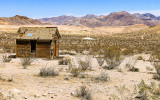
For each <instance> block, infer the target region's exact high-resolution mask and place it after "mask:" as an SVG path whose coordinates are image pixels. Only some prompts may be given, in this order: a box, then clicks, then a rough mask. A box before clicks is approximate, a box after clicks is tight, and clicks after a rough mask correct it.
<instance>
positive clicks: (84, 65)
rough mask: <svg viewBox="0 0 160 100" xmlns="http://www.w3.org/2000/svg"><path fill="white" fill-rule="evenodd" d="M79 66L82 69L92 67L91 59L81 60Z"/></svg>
mask: <svg viewBox="0 0 160 100" xmlns="http://www.w3.org/2000/svg"><path fill="white" fill-rule="evenodd" d="M79 66H80V68H81V69H82V70H87V69H91V66H90V61H89V60H86V61H82V60H79Z"/></svg>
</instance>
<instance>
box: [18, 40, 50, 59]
mask: <svg viewBox="0 0 160 100" xmlns="http://www.w3.org/2000/svg"><path fill="white" fill-rule="evenodd" d="M16 48H17V49H16V56H17V57H31V58H50V57H51V41H36V52H35V53H31V43H30V40H16Z"/></svg>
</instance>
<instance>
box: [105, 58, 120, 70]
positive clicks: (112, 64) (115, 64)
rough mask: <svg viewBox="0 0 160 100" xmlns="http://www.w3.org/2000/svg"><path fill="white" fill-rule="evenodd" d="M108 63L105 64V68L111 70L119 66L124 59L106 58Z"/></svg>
mask: <svg viewBox="0 0 160 100" xmlns="http://www.w3.org/2000/svg"><path fill="white" fill-rule="evenodd" d="M106 62H107V65H105V66H103V68H104V69H107V70H111V69H114V68H116V67H118V66H119V65H120V64H121V62H122V60H116V59H106Z"/></svg>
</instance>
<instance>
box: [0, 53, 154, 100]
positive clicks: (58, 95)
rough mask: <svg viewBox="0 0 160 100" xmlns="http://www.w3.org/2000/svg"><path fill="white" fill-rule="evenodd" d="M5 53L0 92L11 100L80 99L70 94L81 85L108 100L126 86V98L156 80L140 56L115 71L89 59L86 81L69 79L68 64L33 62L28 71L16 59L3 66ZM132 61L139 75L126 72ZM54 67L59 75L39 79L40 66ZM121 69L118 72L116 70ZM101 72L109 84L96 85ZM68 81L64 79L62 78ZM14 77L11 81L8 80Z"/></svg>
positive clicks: (0, 65) (99, 98) (100, 99)
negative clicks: (135, 86)
mask: <svg viewBox="0 0 160 100" xmlns="http://www.w3.org/2000/svg"><path fill="white" fill-rule="evenodd" d="M3 55H6V54H0V60H1V61H0V92H1V93H2V94H4V96H5V97H7V98H12V100H24V99H28V100H79V98H77V97H74V96H72V95H71V93H73V94H74V93H75V90H76V89H77V88H79V87H80V86H81V85H86V86H87V87H88V88H89V89H90V90H91V93H92V97H93V100H108V99H109V97H111V96H112V95H113V94H115V95H118V96H121V95H120V93H119V92H118V89H119V88H121V87H122V86H124V85H125V86H126V88H128V89H129V90H130V92H128V93H126V94H125V95H129V94H130V93H131V92H132V91H133V89H134V85H137V84H139V83H140V81H141V80H142V79H143V80H144V81H145V82H146V83H150V82H152V81H154V82H156V83H157V81H156V80H153V79H152V76H153V74H151V72H152V73H155V69H154V67H153V66H152V64H151V63H150V62H149V61H148V59H149V55H146V54H139V55H134V56H131V57H126V58H125V59H124V61H123V62H122V64H121V65H120V66H119V67H118V68H117V69H114V70H104V69H103V68H102V67H100V66H99V65H98V63H97V61H96V59H95V58H93V56H90V58H91V59H90V60H91V65H92V71H86V72H85V74H88V75H87V77H86V78H84V79H83V78H76V77H72V76H71V74H70V72H69V71H68V68H69V66H68V65H58V60H47V59H33V62H32V63H31V65H30V66H29V67H27V69H23V67H22V65H21V59H20V58H15V59H12V60H11V62H8V63H3V62H2V56H3ZM138 56H142V57H143V58H144V60H136V59H137V57H138ZM67 57H71V58H72V59H73V60H72V62H75V63H76V62H77V59H78V58H79V59H85V58H88V57H89V56H86V55H76V56H70V55H67ZM130 60H132V61H134V60H135V62H136V63H135V67H137V68H139V69H140V71H139V72H129V71H127V70H126V68H125V67H124V66H125V63H127V62H128V61H130ZM45 66H46V67H55V69H56V70H59V72H60V75H59V76H56V77H40V76H38V74H39V71H40V68H42V67H45ZM146 66H148V67H150V68H152V69H153V71H147V70H146ZM119 68H120V69H121V72H119V71H118V69H119ZM101 72H106V73H108V75H109V77H110V80H109V81H108V82H101V81H100V82H97V81H95V80H94V79H95V77H97V76H98V75H99V74H100V73H101ZM66 76H67V77H68V78H69V80H64V78H65V77H66ZM10 78H13V81H12V82H8V81H7V80H8V79H10Z"/></svg>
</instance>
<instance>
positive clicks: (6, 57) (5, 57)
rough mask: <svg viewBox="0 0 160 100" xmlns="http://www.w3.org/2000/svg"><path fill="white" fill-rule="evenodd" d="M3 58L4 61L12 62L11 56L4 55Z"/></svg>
mask: <svg viewBox="0 0 160 100" xmlns="http://www.w3.org/2000/svg"><path fill="white" fill-rule="evenodd" d="M2 60H3V62H10V61H11V58H9V57H8V56H7V55H4V56H3V58H2Z"/></svg>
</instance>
